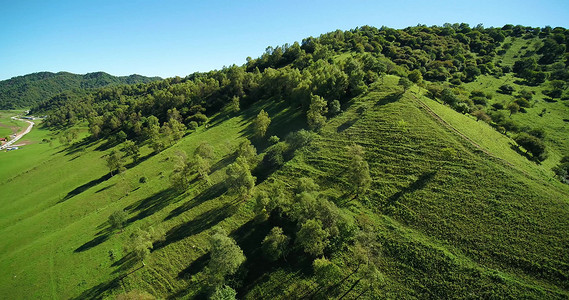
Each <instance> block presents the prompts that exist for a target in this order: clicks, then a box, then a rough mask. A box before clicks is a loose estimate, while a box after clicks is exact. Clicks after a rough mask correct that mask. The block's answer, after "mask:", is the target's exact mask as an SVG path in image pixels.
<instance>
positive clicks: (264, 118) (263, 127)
mask: <svg viewBox="0 0 569 300" xmlns="http://www.w3.org/2000/svg"><path fill="white" fill-rule="evenodd" d="M270 124H271V118H269V114H268V113H267V112H265V110H264V109H261V111H260V112H259V114H258V115H257V118H255V121H254V122H253V126H254V128H255V134H256V135H257V136H260V137H263V136H265V133H267V129H268V128H269V125H270Z"/></svg>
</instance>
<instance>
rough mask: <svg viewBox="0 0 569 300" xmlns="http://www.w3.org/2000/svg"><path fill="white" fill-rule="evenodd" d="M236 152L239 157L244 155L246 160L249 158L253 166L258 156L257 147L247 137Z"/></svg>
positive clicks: (248, 160) (249, 162)
mask: <svg viewBox="0 0 569 300" xmlns="http://www.w3.org/2000/svg"><path fill="white" fill-rule="evenodd" d="M236 154H237V157H243V158H244V159H245V160H247V163H248V164H249V166H251V165H253V164H254V163H255V160H256V157H257V149H255V146H253V145H252V144H251V141H249V140H248V139H245V140H244V141H243V142H241V143H240V144H239V147H238V148H237V151H236Z"/></svg>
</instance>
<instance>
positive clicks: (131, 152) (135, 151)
mask: <svg viewBox="0 0 569 300" xmlns="http://www.w3.org/2000/svg"><path fill="white" fill-rule="evenodd" d="M123 151H124V152H125V153H126V155H127V156H130V157H132V160H133V161H138V159H139V157H140V148H139V147H138V145H137V144H136V143H135V142H133V141H131V140H126V141H125V142H124V146H123Z"/></svg>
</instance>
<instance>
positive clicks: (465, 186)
mask: <svg viewBox="0 0 569 300" xmlns="http://www.w3.org/2000/svg"><path fill="white" fill-rule="evenodd" d="M397 81H398V78H397V77H395V76H386V78H385V85H378V86H375V87H373V88H372V89H371V90H370V92H369V93H368V94H366V95H364V96H361V97H359V98H356V99H355V100H353V101H352V102H350V103H348V105H346V107H344V110H345V111H344V112H343V113H342V114H340V115H338V116H337V117H335V118H333V119H330V120H329V122H328V123H327V125H326V126H325V127H324V128H323V129H322V132H321V134H320V135H319V136H318V137H317V138H316V140H315V141H314V142H313V143H312V144H311V145H310V146H308V147H307V148H304V149H302V150H300V151H299V152H298V153H297V155H295V157H294V158H293V159H291V160H290V161H288V162H287V163H286V164H285V165H284V166H283V167H281V168H280V169H278V170H276V171H275V172H274V173H272V174H270V175H269V176H268V178H267V179H266V180H264V181H262V182H258V186H257V189H259V190H267V191H270V190H271V189H272V187H274V186H276V185H278V186H284V187H287V195H289V194H292V191H290V186H294V185H295V184H296V180H297V179H298V178H299V177H303V176H309V177H311V178H313V179H314V180H315V181H316V182H317V183H318V184H319V185H320V186H321V190H322V191H323V194H324V195H326V197H328V198H329V199H331V201H333V202H334V203H336V205H337V206H338V207H339V208H340V209H341V210H342V211H343V212H344V213H346V214H347V215H349V216H350V217H351V218H354V219H355V220H357V223H358V224H360V225H361V224H367V225H366V226H370V227H371V228H372V229H371V231H372V232H374V234H375V237H376V239H377V242H378V245H381V246H380V250H379V251H380V255H379V257H380V259H379V260H380V267H381V270H380V271H381V273H382V276H383V279H382V281H383V288H382V289H381V293H382V294H379V295H377V297H379V298H400V299H401V298H414V297H416V298H436V297H437V296H438V297H444V298H456V297H470V298H489V297H492V296H494V297H499V298H519V297H527V298H567V297H569V286H568V285H567V282H569V281H568V279H569V277H568V276H569V256H568V255H569V254H568V253H567V251H565V249H566V246H567V244H568V243H569V236H568V235H567V234H566V233H567V232H568V230H569V219H568V218H567V213H569V189H568V188H567V186H563V185H561V184H558V183H556V182H550V181H549V178H551V177H550V175H551V174H550V171H549V169H548V168H547V166H548V165H547V164H545V163H544V165H542V166H538V165H535V164H534V163H532V162H529V161H527V159H525V158H524V157H522V156H520V155H519V154H517V153H516V152H515V151H513V150H511V149H510V146H509V143H510V139H509V138H508V137H506V136H503V135H501V134H499V133H497V132H496V131H494V130H493V129H492V128H490V127H489V126H486V125H485V124H484V125H483V124H481V122H476V121H475V120H474V119H471V118H470V117H468V116H464V115H461V114H458V113H456V112H454V111H452V110H450V109H449V108H448V107H446V106H442V105H441V104H439V103H437V102H434V101H432V100H429V99H426V98H424V97H421V96H419V95H420V92H419V90H418V88H416V87H415V88H412V89H410V90H409V91H407V92H406V93H404V94H403V95H401V90H400V87H398V86H397ZM422 103H423V104H422ZM424 105H426V106H427V107H428V108H430V110H432V112H434V113H435V114H436V116H438V117H439V118H440V119H438V118H437V117H436V116H434V115H433V114H431V113H430V112H429V111H428V110H427V109H426V108H425V106H424ZM262 108H263V109H265V110H266V111H268V112H269V115H270V116H271V118H272V122H271V126H270V127H269V131H268V133H267V136H272V135H277V136H279V137H281V138H284V136H285V134H286V133H287V132H289V131H291V130H296V129H299V128H302V127H304V126H305V122H304V120H303V118H302V116H301V115H300V114H299V113H298V112H297V111H294V110H291V109H288V108H287V106H286V105H285V103H283V102H277V103H275V102H272V101H264V102H260V103H258V104H256V105H254V106H252V107H250V108H248V109H246V110H243V111H242V112H241V113H240V114H236V115H231V114H221V115H219V116H217V117H216V118H214V120H215V122H213V124H214V125H213V126H211V127H209V128H208V129H205V128H202V127H201V128H199V129H198V130H197V131H196V132H194V133H191V134H189V135H188V136H186V137H185V138H183V139H182V140H180V141H179V142H178V143H177V144H175V145H174V146H173V147H171V148H169V149H167V150H165V151H163V152H161V153H159V154H156V155H153V154H152V153H151V150H150V149H149V148H147V147H143V148H142V159H141V162H139V163H136V164H134V163H132V164H130V165H129V167H128V169H127V170H126V171H125V172H124V173H122V174H120V175H115V176H112V177H110V174H108V169H107V167H106V165H105V155H106V154H107V153H108V152H109V151H110V150H112V149H108V150H104V151H100V150H97V149H99V148H98V147H99V146H100V144H101V143H100V142H84V143H77V144H75V145H74V146H72V147H68V148H66V147H64V146H61V145H59V144H58V143H56V142H54V143H53V145H51V146H50V145H49V144H48V143H44V144H42V143H39V142H38V141H41V140H42V139H44V138H49V137H50V132H48V131H44V130H41V129H34V131H32V133H31V134H30V139H31V140H32V141H35V142H36V143H32V144H31V145H28V146H26V147H24V148H23V149H22V150H21V151H14V152H11V153H0V165H1V166H2V168H1V170H0V185H1V190H2V197H0V240H1V241H2V243H1V244H0V269H1V270H4V271H3V272H0V297H2V298H5V299H24V298H52V299H60V298H75V299H89V298H106V297H111V296H113V295H116V294H118V293H122V292H125V291H130V290H133V289H137V290H144V291H147V292H149V293H150V294H152V295H155V296H157V297H168V296H169V297H174V298H192V297H195V296H198V295H202V294H200V293H202V291H201V290H200V289H199V285H198V284H197V283H198V282H196V280H198V279H199V278H200V277H199V274H200V273H201V272H202V271H203V267H204V265H205V264H206V263H207V253H208V241H207V240H208V236H209V233H210V231H211V229H212V228H213V227H215V226H220V227H223V228H224V229H225V230H226V231H228V232H231V235H232V237H234V238H235V240H236V241H237V243H238V244H239V246H240V247H241V248H242V249H243V251H244V253H245V255H246V256H247V259H248V261H247V262H246V266H247V268H248V269H249V273H247V274H246V275H243V276H245V277H246V278H247V282H248V283H249V284H248V285H245V286H241V287H240V289H239V290H238V292H239V297H242V298H245V299H259V298H273V299H279V298H280V299H284V298H295V296H297V295H299V293H301V292H302V291H304V290H307V289H308V290H311V289H315V288H314V287H315V286H317V283H316V280H315V279H314V277H313V274H312V271H311V260H309V259H307V258H304V257H303V256H299V257H296V258H295V257H290V258H289V260H288V261H287V262H282V261H281V262H277V263H273V264H270V263H264V262H263V261H262V260H259V258H258V254H259V252H258V247H259V244H260V241H261V240H262V238H263V237H264V236H265V234H266V233H267V232H268V230H270V226H268V224H266V223H261V224H258V223H255V222H253V221H252V220H253V217H254V213H253V206H254V199H252V198H250V199H248V200H246V201H241V200H240V199H238V198H236V196H231V195H228V194H227V193H225V187H224V181H225V178H226V175H225V167H226V166H227V165H228V164H229V163H231V162H232V161H233V159H234V157H233V156H232V153H233V152H234V150H235V149H236V147H237V145H238V144H239V143H240V142H241V141H243V140H244V138H251V128H250V126H251V125H250V122H251V120H252V118H253V117H254V116H255V115H256V114H257V113H258V112H259V110H260V109H262ZM441 119H442V120H441ZM450 126H452V127H453V128H455V129H456V130H458V131H459V132H460V133H461V134H462V135H460V134H458V133H457V132H456V131H454V130H453V129H452V128H450ZM465 137H466V138H465ZM467 138H468V139H467ZM203 141H207V142H208V143H210V144H211V145H212V146H213V147H214V149H215V158H214V159H213V164H212V165H213V167H212V174H211V175H210V176H211V181H212V184H211V186H208V185H206V184H204V183H203V182H201V181H199V180H198V181H194V182H193V183H192V185H191V187H190V189H189V190H188V191H187V192H186V193H184V194H179V193H177V192H175V191H174V190H173V189H171V188H170V182H169V175H170V173H171V170H172V169H173V165H174V162H173V156H174V155H175V152H176V151H178V150H184V151H185V152H187V154H188V155H189V156H191V155H192V153H193V151H194V149H195V148H196V147H197V145H199V144H200V143H201V142H203ZM252 141H253V143H254V144H255V145H256V146H257V149H258V150H259V152H261V151H263V149H264V148H265V147H266V146H267V145H266V144H265V143H266V142H264V141H258V140H255V139H252ZM472 142H475V143H476V144H478V145H479V146H480V147H482V148H483V149H484V151H487V152H488V153H491V154H492V155H489V154H488V153H486V152H484V151H482V150H481V149H480V148H478V147H477V146H475V145H474V144H473V143H472ZM353 143H357V144H359V145H361V146H362V147H363V148H364V150H365V159H366V160H367V161H368V162H369V165H370V173H371V176H372V180H373V183H372V191H371V192H370V193H369V194H368V195H367V196H366V197H365V198H364V199H363V200H361V201H356V200H353V201H352V200H351V199H349V198H347V196H345V194H346V193H345V191H346V189H347V186H348V184H347V178H346V176H345V175H344V173H345V170H346V168H347V163H348V162H349V157H347V154H346V151H345V147H346V146H349V145H352V144H353ZM444 148H452V149H455V151H456V156H454V157H451V158H448V157H446V156H445V155H444V151H441V150H442V149H444ZM260 155H263V154H262V153H261V154H260ZM127 163H131V162H130V161H127ZM4 166H6V167H4ZM527 174H531V176H527ZM141 177H145V178H147V181H146V183H141V181H140V178H141ZM120 209H124V210H126V211H127V212H128V213H129V221H128V225H127V226H126V228H125V230H124V231H123V232H118V231H117V232H111V231H110V230H109V228H108V227H109V225H108V222H107V220H108V216H109V215H110V214H111V213H112V212H114V211H116V210H120ZM137 228H152V229H153V230H154V231H155V232H158V233H162V236H163V239H162V240H157V241H156V242H155V243H154V249H153V251H152V253H151V255H150V258H149V259H148V260H147V261H146V267H143V268H140V267H141V264H140V262H139V261H137V260H134V259H132V258H130V256H128V255H126V254H127V253H126V252H125V250H124V246H125V245H126V244H127V243H128V236H129V235H130V234H131V233H132V232H134V231H135V230H136V229H137ZM110 253H112V255H110ZM346 253H348V252H346ZM330 259H331V260H332V261H334V262H336V263H338V264H339V265H341V266H344V271H345V272H351V271H352V270H350V269H349V267H348V266H347V263H346V262H349V261H350V260H351V259H352V258H350V257H344V256H342V255H341V254H339V255H338V256H335V257H330ZM127 274H128V275H127ZM125 275H127V276H126V277H123V276H125ZM119 278H122V279H121V280H119ZM356 281H357V279H356V278H352V277H349V278H347V279H346V280H345V281H344V282H343V283H342V284H341V285H340V286H339V287H338V290H339V291H340V292H346V291H348V290H349V289H350V287H351V286H352V285H354V287H355V288H354V291H353V292H352V293H351V294H350V295H352V296H354V295H357V294H359V293H361V292H364V287H363V286H361V285H357V282H356ZM435 295H437V296H435Z"/></svg>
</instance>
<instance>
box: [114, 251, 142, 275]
mask: <svg viewBox="0 0 569 300" xmlns="http://www.w3.org/2000/svg"><path fill="white" fill-rule="evenodd" d="M137 263H139V260H138V259H137V258H136V255H134V253H132V252H129V253H127V254H126V255H125V256H123V257H122V258H121V259H119V260H117V261H115V262H114V263H113V264H112V265H111V266H112V267H117V268H116V269H115V270H114V271H113V272H112V273H111V274H117V273H124V272H126V271H128V270H130V269H132V268H133V267H134V266H135V265H136V264H137Z"/></svg>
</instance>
